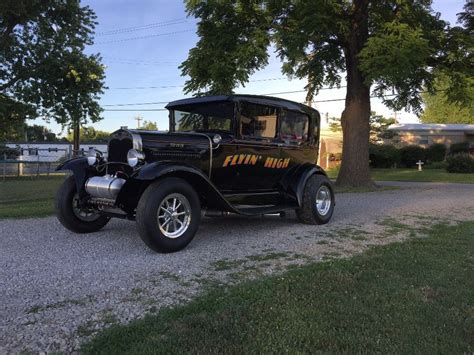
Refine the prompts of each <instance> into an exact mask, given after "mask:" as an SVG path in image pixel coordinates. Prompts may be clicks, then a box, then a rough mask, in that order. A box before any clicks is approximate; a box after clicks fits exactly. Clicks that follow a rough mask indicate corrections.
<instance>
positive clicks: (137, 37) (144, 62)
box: [33, 0, 464, 134]
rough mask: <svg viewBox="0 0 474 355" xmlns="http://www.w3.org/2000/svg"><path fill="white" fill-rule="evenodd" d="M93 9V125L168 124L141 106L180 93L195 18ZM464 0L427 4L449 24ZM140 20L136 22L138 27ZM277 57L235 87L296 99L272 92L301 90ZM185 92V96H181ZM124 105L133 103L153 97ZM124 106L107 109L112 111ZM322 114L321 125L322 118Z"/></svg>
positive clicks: (157, 9) (322, 96) (129, 5)
mask: <svg viewBox="0 0 474 355" xmlns="http://www.w3.org/2000/svg"><path fill="white" fill-rule="evenodd" d="M81 4H82V5H88V6H90V7H91V8H92V9H93V10H94V11H95V13H96V15H97V21H98V23H99V24H98V26H97V27H96V36H95V43H94V45H92V46H89V47H88V48H87V53H100V54H101V55H102V57H103V63H104V65H105V66H106V86H107V87H108V89H107V90H105V93H104V94H103V95H102V97H101V100H100V104H101V105H102V107H103V108H104V109H105V111H104V112H103V114H102V116H103V120H101V121H99V122H96V123H94V124H93V126H94V127H95V128H96V129H100V130H104V131H108V132H113V131H115V130H117V129H119V128H120V127H122V126H128V127H129V128H136V127H137V123H138V122H137V120H136V119H135V118H136V117H137V116H140V117H141V118H142V119H143V120H147V121H152V122H155V123H156V124H157V125H158V129H160V130H167V129H168V114H167V112H166V111H141V110H143V109H162V108H163V107H164V106H165V103H167V102H170V101H173V100H177V99H181V98H183V97H186V96H185V95H184V93H183V88H182V86H183V84H184V82H185V78H184V77H181V72H180V70H179V69H178V66H179V64H180V63H182V62H183V61H184V60H185V59H186V57H187V55H188V51H189V50H190V49H191V48H193V47H194V46H195V44H196V42H197V40H198V37H197V35H196V34H195V30H196V20H195V19H194V18H188V17H187V16H186V12H185V7H184V1H181V0H134V1H130V0H83V1H81ZM463 5H464V0H434V1H433V6H432V7H433V9H434V10H435V11H437V12H440V13H441V18H442V19H444V20H446V21H448V22H450V23H451V25H454V24H455V23H456V14H457V13H458V12H460V11H462V7H463ZM139 26H140V27H139ZM280 68H281V63H280V60H279V59H277V58H276V56H275V55H272V56H271V59H270V62H269V65H268V66H267V67H265V68H264V69H263V70H261V71H259V72H257V73H255V74H254V75H253V76H252V77H251V79H250V80H251V81H250V82H249V83H248V84H247V85H246V86H245V87H241V88H237V89H236V92H237V93H242V94H257V95H265V94H266V95H271V96H276V97H282V98H285V99H289V100H294V101H298V102H303V101H304V99H305V93H304V92H296V93H290V94H278V93H279V92H288V91H303V90H304V86H305V81H301V80H297V79H293V80H288V79H287V78H286V77H284V76H283V75H282V74H281V70H280ZM188 96H189V95H188ZM344 97H345V90H344V89H342V88H341V89H332V90H322V91H320V93H319V94H318V95H317V96H316V97H315V98H314V100H326V99H343V98H344ZM156 102H158V104H145V105H127V106H117V105H124V104H134V103H156ZM371 105H372V110H373V111H376V112H377V113H378V114H382V115H384V116H386V117H393V116H394V112H393V111H390V110H389V109H388V108H387V107H385V106H384V105H383V104H382V103H381V101H380V100H379V99H372V102H371ZM313 106H314V107H315V108H317V109H318V110H319V111H320V113H321V114H322V116H323V117H325V116H326V114H327V115H328V116H329V117H340V115H341V112H342V110H343V109H344V101H336V102H327V103H315V104H313ZM124 109H125V110H130V111H112V110H124ZM396 116H397V119H398V120H399V121H400V122H401V123H413V122H418V121H417V117H416V116H415V115H414V114H412V113H407V112H404V111H402V112H397V113H396ZM324 121H325V120H323V124H325V122H324ZM33 123H35V124H42V125H46V126H48V128H50V129H52V131H53V132H54V133H57V134H58V133H60V132H61V127H60V126H59V125H57V124H55V123H54V122H50V123H46V122H45V121H43V120H41V119H37V120H35V121H34V122H33Z"/></svg>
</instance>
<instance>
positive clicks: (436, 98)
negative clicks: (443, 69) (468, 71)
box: [420, 77, 474, 124]
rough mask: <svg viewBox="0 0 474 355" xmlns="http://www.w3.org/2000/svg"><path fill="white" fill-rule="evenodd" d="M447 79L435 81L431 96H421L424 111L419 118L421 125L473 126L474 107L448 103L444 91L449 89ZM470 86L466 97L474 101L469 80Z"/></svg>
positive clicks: (427, 94)
mask: <svg viewBox="0 0 474 355" xmlns="http://www.w3.org/2000/svg"><path fill="white" fill-rule="evenodd" d="M447 80H448V79H447V78H446V77H443V78H438V79H437V80H436V84H435V88H436V90H437V91H436V92H435V93H433V94H429V93H425V94H423V95H422V97H423V101H424V103H425V109H424V111H423V114H422V115H421V117H420V121H421V122H423V123H467V124H474V105H467V106H463V105H462V104H459V103H456V102H450V101H449V100H448V98H447V93H446V91H447V90H448V88H449V86H450V85H449V84H448V83H447ZM470 80H471V85H470V88H469V90H468V95H469V96H470V98H471V100H473V101H474V85H473V84H472V83H473V82H474V79H473V78H470Z"/></svg>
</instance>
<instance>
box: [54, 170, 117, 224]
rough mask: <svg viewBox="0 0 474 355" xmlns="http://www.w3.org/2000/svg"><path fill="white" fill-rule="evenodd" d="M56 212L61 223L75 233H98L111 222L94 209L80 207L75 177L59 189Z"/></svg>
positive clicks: (71, 177)
mask: <svg viewBox="0 0 474 355" xmlns="http://www.w3.org/2000/svg"><path fill="white" fill-rule="evenodd" d="M55 210H56V216H57V218H58V220H59V222H61V224H62V225H63V226H64V227H66V228H67V229H69V230H70V231H71V232H74V233H92V232H97V231H98V230H100V229H102V228H103V227H104V226H105V225H106V224H107V223H108V222H109V220H110V218H109V217H107V216H104V215H101V214H99V213H97V211H95V210H93V209H89V208H85V207H80V204H79V197H78V193H77V187H76V181H75V179H74V176H69V177H68V178H66V180H64V182H63V184H62V185H61V187H60V188H59V189H58V192H57V194H56V201H55Z"/></svg>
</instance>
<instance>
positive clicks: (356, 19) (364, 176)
mask: <svg viewBox="0 0 474 355" xmlns="http://www.w3.org/2000/svg"><path fill="white" fill-rule="evenodd" d="M367 5H368V0H358V1H357V0H355V1H354V13H353V21H352V31H351V34H350V35H349V36H348V38H347V42H346V48H345V50H344V52H345V59H346V70H347V93H346V107H345V109H344V111H343V112H342V116H341V125H342V132H343V146H342V163H341V170H340V172H339V175H338V177H337V181H336V184H337V185H339V186H373V185H374V183H373V181H372V178H371V177H370V169H369V135H370V124H369V118H370V86H367V85H366V84H365V78H364V75H363V74H362V72H361V71H360V70H359V59H358V55H359V53H360V51H361V49H362V48H363V46H364V44H365V42H366V41H367V38H368V6H367Z"/></svg>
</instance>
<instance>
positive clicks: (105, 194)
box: [85, 175, 125, 201]
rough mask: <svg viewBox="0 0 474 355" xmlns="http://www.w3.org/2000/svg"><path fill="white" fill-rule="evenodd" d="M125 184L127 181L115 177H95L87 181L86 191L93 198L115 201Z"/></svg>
mask: <svg viewBox="0 0 474 355" xmlns="http://www.w3.org/2000/svg"><path fill="white" fill-rule="evenodd" d="M123 184H125V179H122V178H119V177H116V176H113V175H104V176H93V177H91V178H89V179H87V181H86V184H85V189H86V192H87V193H88V194H89V195H91V196H92V197H96V198H104V199H108V200H113V201H115V200H116V199H117V196H118V193H119V192H120V189H121V188H122V186H123Z"/></svg>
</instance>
